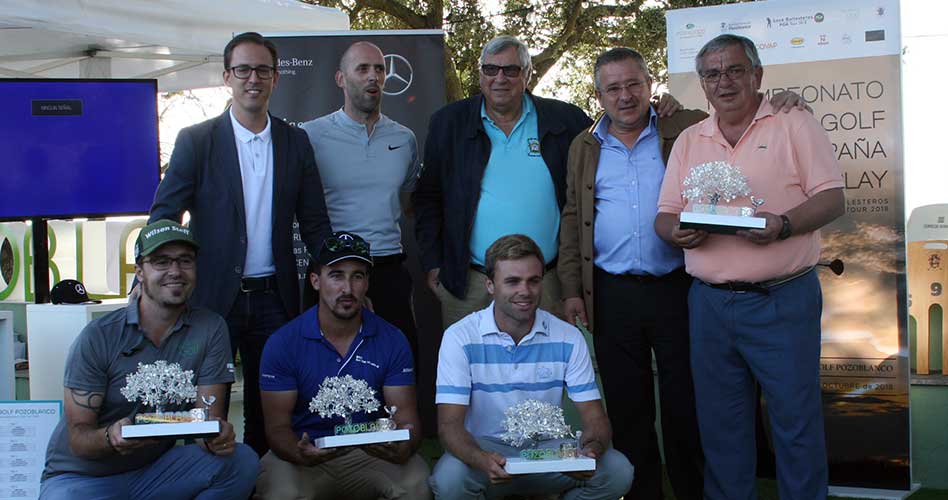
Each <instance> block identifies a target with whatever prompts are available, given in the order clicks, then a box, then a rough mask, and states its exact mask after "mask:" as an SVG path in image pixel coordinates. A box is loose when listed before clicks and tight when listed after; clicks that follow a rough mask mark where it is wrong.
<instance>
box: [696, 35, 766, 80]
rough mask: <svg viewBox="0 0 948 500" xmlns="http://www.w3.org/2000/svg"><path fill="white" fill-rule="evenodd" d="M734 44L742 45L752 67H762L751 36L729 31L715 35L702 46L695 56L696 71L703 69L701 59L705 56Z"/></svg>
mask: <svg viewBox="0 0 948 500" xmlns="http://www.w3.org/2000/svg"><path fill="white" fill-rule="evenodd" d="M732 45H740V46H741V47H742V48H743V49H744V54H745V55H746V56H747V59H748V60H749V61H750V63H751V69H755V68H760V67H761V64H760V56H759V55H757V46H755V45H754V42H753V41H752V40H751V39H750V38H747V37H743V36H740V35H732V34H729V33H728V34H724V35H718V36H716V37H714V39H713V40H711V41H710V42H708V43H706V44H704V47H701V50H699V51H698V55H697V56H695V71H696V72H700V71H701V59H703V58H704V57H705V56H707V55H708V54H711V53H714V52H719V51H722V50H724V49H726V48H728V47H730V46H732Z"/></svg>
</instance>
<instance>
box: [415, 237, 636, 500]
mask: <svg viewBox="0 0 948 500" xmlns="http://www.w3.org/2000/svg"><path fill="white" fill-rule="evenodd" d="M484 261H485V266H484V267H485V268H486V271H487V281H486V286H487V291H488V292H489V293H490V294H491V296H492V298H493V302H492V303H491V304H490V306H488V307H487V309H483V310H481V311H477V312H474V313H472V314H470V315H468V316H467V317H465V318H464V319H462V320H461V321H458V322H457V323H455V324H454V325H452V326H451V327H450V328H448V329H447V331H445V332H444V338H443V339H442V341H441V352H440V353H439V355H438V388H437V397H436V402H437V404H438V435H439V436H440V438H441V444H442V445H443V446H444V448H445V450H446V452H445V454H444V456H442V457H441V459H440V460H439V461H438V464H437V465H436V466H435V469H434V473H433V474H432V476H431V480H430V483H431V489H432V490H433V491H434V494H435V498H437V499H445V500H447V499H450V500H455V499H457V500H461V499H481V498H485V497H489V498H495V497H496V498H502V497H504V496H506V495H514V494H516V495H549V494H559V493H566V495H565V498H568V499H583V500H615V499H617V498H619V497H621V496H622V495H623V494H625V492H627V491H628V490H629V486H630V485H631V484H632V465H631V464H629V461H628V460H627V459H626V458H625V456H624V455H622V454H621V453H619V452H617V451H615V450H613V449H611V448H609V441H610V440H611V438H612V429H611V427H610V425H609V419H608V418H607V417H606V414H605V412H604V411H603V408H602V401H601V398H600V396H599V389H598V387H597V386H596V377H595V374H594V373H593V368H592V361H591V360H590V358H589V350H588V348H587V347H586V341H585V339H584V338H583V336H582V334H581V333H580V332H579V330H577V329H576V328H575V327H574V326H572V325H570V324H568V323H566V322H564V321H561V320H559V319H557V318H556V317H555V316H553V315H552V314H550V313H549V312H547V311H544V310H542V309H539V308H538V305H539V303H540V294H541V291H542V283H543V262H544V260H543V254H542V252H541V251H540V248H539V247H538V246H537V244H536V243H534V242H533V240H531V239H530V238H529V237H527V236H524V235H520V234H515V235H509V236H504V237H502V238H500V239H498V240H497V241H495V242H494V243H493V244H492V245H491V246H490V247H489V248H488V249H487V253H486V256H485V259H484ZM564 388H565V389H566V392H567V394H569V397H570V399H571V400H572V401H573V402H574V403H575V404H576V409H577V410H578V411H579V414H580V417H581V419H582V431H583V435H582V443H581V446H582V449H581V453H582V454H583V455H586V456H588V457H592V458H595V459H596V470H595V471H594V472H584V473H568V474H562V473H546V474H526V475H516V476H511V475H510V474H507V472H506V471H505V470H504V465H505V464H506V458H505V457H511V456H517V455H518V454H519V452H520V449H519V448H515V447H513V446H509V445H507V444H505V443H504V442H503V441H501V440H500V436H501V434H502V433H503V429H502V427H501V421H502V420H503V418H504V411H505V410H506V409H507V408H509V407H511V406H513V405H515V404H517V403H518V402H521V401H524V400H527V399H536V400H540V401H544V402H547V403H550V404H553V405H557V406H559V405H560V404H561V402H562V399H563V389H564Z"/></svg>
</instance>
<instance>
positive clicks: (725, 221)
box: [678, 212, 767, 234]
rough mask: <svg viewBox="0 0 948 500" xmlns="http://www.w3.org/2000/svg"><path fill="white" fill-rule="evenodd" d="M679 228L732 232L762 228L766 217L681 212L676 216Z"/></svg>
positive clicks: (764, 225) (765, 224)
mask: <svg viewBox="0 0 948 500" xmlns="http://www.w3.org/2000/svg"><path fill="white" fill-rule="evenodd" d="M678 221H679V224H678V227H680V228H681V229H700V230H703V231H707V232H709V233H715V234H734V233H736V232H738V231H742V230H747V229H764V228H766V227H767V219H765V218H763V217H748V216H744V215H720V214H708V213H699V212H682V213H681V215H679V217H678Z"/></svg>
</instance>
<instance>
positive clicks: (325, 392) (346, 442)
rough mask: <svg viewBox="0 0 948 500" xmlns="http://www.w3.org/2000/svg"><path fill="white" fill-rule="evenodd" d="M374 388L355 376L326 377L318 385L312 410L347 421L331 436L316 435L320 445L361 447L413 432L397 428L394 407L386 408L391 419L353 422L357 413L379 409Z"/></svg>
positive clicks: (403, 438)
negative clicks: (353, 417)
mask: <svg viewBox="0 0 948 500" xmlns="http://www.w3.org/2000/svg"><path fill="white" fill-rule="evenodd" d="M379 406H380V405H379V401H378V400H377V399H375V391H374V390H372V388H370V387H369V384H367V383H366V382H365V381H364V380H359V379H355V378H353V377H352V375H345V376H343V377H326V379H325V380H323V383H322V384H319V391H318V392H317V393H316V396H314V397H313V399H312V401H310V403H309V411H311V412H313V413H318V414H319V416H320V417H323V418H332V417H337V416H338V417H342V418H343V419H344V420H345V423H344V424H342V425H337V426H336V427H335V429H333V431H334V435H332V436H324V437H321V438H317V439H316V440H315V441H314V443H313V444H314V445H315V446H316V447H317V448H335V447H339V446H361V445H365V444H374V443H388V442H395V441H407V440H408V439H409V438H410V437H411V435H410V433H409V432H408V429H396V425H395V419H394V417H395V412H396V411H398V408H397V407H395V406H386V407H384V409H385V412H386V413H387V414H388V418H379V419H376V420H375V421H373V422H360V423H355V424H354V423H352V416H353V415H354V414H356V413H365V414H369V413H373V412H376V411H378V409H379Z"/></svg>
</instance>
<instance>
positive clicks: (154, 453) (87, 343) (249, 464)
mask: <svg viewBox="0 0 948 500" xmlns="http://www.w3.org/2000/svg"><path fill="white" fill-rule="evenodd" d="M196 251H197V243H196V242H195V240H194V238H193V237H192V235H191V231H190V230H189V229H188V228H185V227H183V226H181V225H180V224H177V223H175V222H171V221H168V220H162V221H158V222H155V223H153V224H149V225H147V226H145V227H144V228H143V229H142V231H141V234H140V235H139V236H138V240H137V241H136V243H135V275H136V277H137V279H138V281H139V282H140V283H141V289H142V293H141V295H140V297H139V298H138V300H132V301H131V302H130V303H129V305H128V307H126V308H124V309H120V310H117V311H114V312H112V313H110V314H107V315H105V316H103V317H101V318H99V319H97V320H95V321H93V322H91V323H89V324H88V325H87V326H86V327H85V328H84V329H83V331H82V333H80V334H79V337H78V338H77V339H76V341H75V343H73V345H72V348H71V349H70V351H69V356H68V357H67V361H66V374H65V378H64V382H63V385H64V386H65V387H66V389H65V395H64V397H63V404H64V406H65V410H66V415H65V418H64V419H63V420H60V422H59V425H58V426H57V427H56V429H55V430H54V431H53V435H52V436H51V437H50V440H49V446H48V448H47V450H46V469H45V470H44V471H43V482H42V487H41V490H40V498H43V499H48V500H52V499H56V500H58V499H63V500H66V499H76V498H97V499H113V498H114V499H127V498H141V499H143V498H195V497H197V496H200V498H202V499H221V500H224V499H228V500H229V499H241V498H247V497H248V496H249V495H250V492H251V490H252V489H253V485H254V481H255V480H256V477H257V456H256V454H255V453H254V452H253V450H252V449H250V447H248V446H246V445H244V444H239V443H236V442H235V441H234V428H233V426H232V425H231V424H230V423H229V422H227V421H226V420H223V417H224V415H225V409H224V408H223V404H220V403H219V404H217V405H214V404H211V406H210V408H209V410H208V411H209V414H210V417H211V419H214V420H221V433H220V434H219V435H218V436H217V437H214V438H208V439H206V440H199V441H198V443H197V444H191V445H187V446H178V447H175V446H174V444H175V442H174V441H173V440H168V439H136V440H126V439H123V438H122V426H124V425H130V424H131V418H134V414H135V412H136V411H137V410H138V406H137V405H136V403H132V402H129V401H128V400H126V398H125V396H123V395H122V394H121V392H120V391H121V389H122V388H123V387H124V386H125V383H126V376H127V375H128V374H130V373H134V372H135V371H136V370H137V369H138V364H139V363H143V364H150V363H154V362H155V361H157V360H165V361H167V362H169V363H178V364H179V365H181V368H182V369H183V370H192V371H193V372H194V374H195V380H194V381H193V383H194V385H196V386H197V392H198V398H197V405H198V406H203V403H202V401H203V400H205V399H206V400H208V401H212V400H216V401H218V402H222V401H224V399H225V398H224V395H225V393H226V391H227V388H228V387H229V384H230V383H232V382H233V381H234V373H233V372H234V367H233V364H232V363H231V359H230V343H229V341H228V336H227V325H226V324H225V323H224V319H223V318H221V317H220V316H218V315H217V314H214V313H213V312H210V311H208V310H206V309H200V308H192V307H189V306H188V304H187V301H188V298H190V296H191V291H192V290H193V289H194V281H195V274H196V272H195V271H196V270H195V267H196ZM167 409H168V410H181V409H185V408H167Z"/></svg>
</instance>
